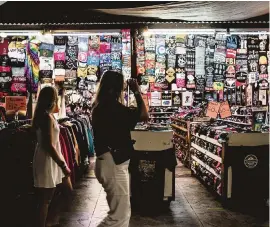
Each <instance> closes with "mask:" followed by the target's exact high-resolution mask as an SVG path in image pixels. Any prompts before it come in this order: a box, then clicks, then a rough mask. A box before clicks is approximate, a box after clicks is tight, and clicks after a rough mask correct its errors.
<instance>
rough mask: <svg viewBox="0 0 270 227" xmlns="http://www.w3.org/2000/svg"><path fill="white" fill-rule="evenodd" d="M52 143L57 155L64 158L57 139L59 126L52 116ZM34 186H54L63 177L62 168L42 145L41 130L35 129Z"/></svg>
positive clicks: (59, 182) (60, 181)
mask: <svg viewBox="0 0 270 227" xmlns="http://www.w3.org/2000/svg"><path fill="white" fill-rule="evenodd" d="M53 119H54V120H53V130H52V134H53V135H52V139H53V141H52V143H53V146H54V147H55V149H56V151H57V152H58V154H59V156H60V157H62V160H64V158H63V155H62V153H61V145H60V141H59V133H60V128H59V125H58V122H57V121H56V119H55V118H53ZM33 172H34V186H35V187H36V188H55V187H56V185H58V184H61V183H62V179H63V178H64V177H65V175H64V173H63V171H62V169H61V168H60V167H59V166H58V165H57V164H56V162H55V161H54V160H53V159H52V157H51V156H50V155H49V153H48V151H46V150H45V149H44V148H43V147H42V134H41V130H40V129H38V131H37V146H36V151H35V155H34V160H33Z"/></svg>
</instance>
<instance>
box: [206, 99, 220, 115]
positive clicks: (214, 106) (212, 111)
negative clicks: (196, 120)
mask: <svg viewBox="0 0 270 227" xmlns="http://www.w3.org/2000/svg"><path fill="white" fill-rule="evenodd" d="M219 108H220V103H218V102H209V103H208V106H207V111H206V116H207V117H211V118H217V116H218V111H219Z"/></svg>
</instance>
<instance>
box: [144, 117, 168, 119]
mask: <svg viewBox="0 0 270 227" xmlns="http://www.w3.org/2000/svg"><path fill="white" fill-rule="evenodd" d="M159 118H161V119H162V118H165V119H169V118H170V117H149V119H159Z"/></svg>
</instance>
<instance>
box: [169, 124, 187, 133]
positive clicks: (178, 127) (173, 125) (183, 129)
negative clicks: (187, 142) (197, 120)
mask: <svg viewBox="0 0 270 227" xmlns="http://www.w3.org/2000/svg"><path fill="white" fill-rule="evenodd" d="M171 126H172V127H174V128H177V129H179V130H182V131H185V132H187V131H188V130H187V129H186V128H183V127H180V126H178V125H176V124H171Z"/></svg>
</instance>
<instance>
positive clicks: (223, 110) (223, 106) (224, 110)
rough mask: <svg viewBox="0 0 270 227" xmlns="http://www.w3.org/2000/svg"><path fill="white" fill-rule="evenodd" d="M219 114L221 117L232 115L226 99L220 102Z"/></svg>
mask: <svg viewBox="0 0 270 227" xmlns="http://www.w3.org/2000/svg"><path fill="white" fill-rule="evenodd" d="M219 114H220V117H221V118H226V117H230V116H232V113H231V108H230V105H229V103H228V101H226V102H222V103H220V109H219Z"/></svg>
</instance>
